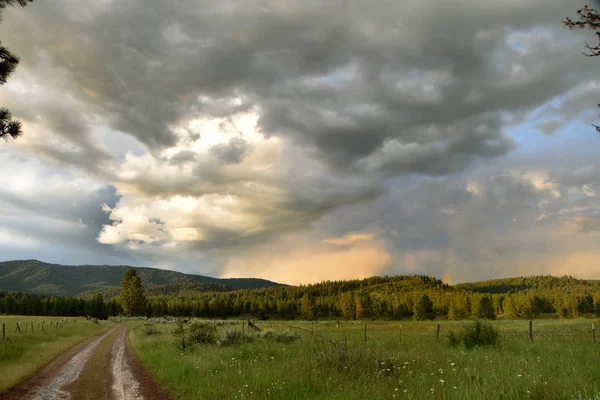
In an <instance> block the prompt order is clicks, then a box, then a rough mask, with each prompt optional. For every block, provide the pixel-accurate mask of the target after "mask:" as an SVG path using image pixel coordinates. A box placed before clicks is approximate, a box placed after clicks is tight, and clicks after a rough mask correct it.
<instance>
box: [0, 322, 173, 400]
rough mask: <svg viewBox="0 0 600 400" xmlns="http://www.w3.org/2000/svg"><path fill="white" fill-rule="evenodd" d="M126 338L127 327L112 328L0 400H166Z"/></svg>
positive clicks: (69, 353)
mask: <svg viewBox="0 0 600 400" xmlns="http://www.w3.org/2000/svg"><path fill="white" fill-rule="evenodd" d="M115 330H117V332H115ZM127 334H128V329H127V327H124V326H121V327H117V328H112V329H110V330H108V331H107V332H105V333H103V334H101V335H99V336H97V337H95V338H94V339H92V340H89V341H87V342H85V343H84V344H82V345H80V346H76V348H73V349H71V350H69V351H67V352H65V353H64V354H63V355H61V356H59V358H58V359H57V360H55V361H53V362H52V363H51V364H50V365H48V366H47V367H46V368H43V369H42V370H41V371H40V372H39V373H38V374H36V375H35V376H33V377H32V378H31V379H28V380H27V381H26V382H24V383H23V384H21V385H18V386H17V387H15V388H13V389H12V390H10V391H9V392H8V393H6V394H5V395H4V396H2V395H0V399H2V400H17V399H32V400H54V399H74V400H78V399H98V400H101V399H106V400H168V399H169V396H168V395H167V394H166V393H165V392H164V391H163V390H162V389H161V388H160V387H159V386H158V385H157V384H156V383H155V382H154V380H153V379H152V377H151V376H150V375H149V374H148V372H147V371H146V370H145V369H144V368H143V367H142V365H141V364H140V362H139V361H138V360H137V359H136V358H135V356H134V355H133V352H132V350H131V348H130V347H129V342H128V340H127V337H128V335H127Z"/></svg>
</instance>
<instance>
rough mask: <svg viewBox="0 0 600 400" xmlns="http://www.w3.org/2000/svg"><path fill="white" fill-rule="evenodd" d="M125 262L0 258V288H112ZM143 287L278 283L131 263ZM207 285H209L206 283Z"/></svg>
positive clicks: (63, 292) (55, 291) (56, 291)
mask: <svg viewBox="0 0 600 400" xmlns="http://www.w3.org/2000/svg"><path fill="white" fill-rule="evenodd" d="M129 268H132V267H129V266H126V265H119V266H111V265H79V266H72V265H59V264H48V263H44V262H41V261H37V260H18V261H4V262H0V290H6V291H15V292H24V293H39V294H47V295H55V296H76V295H79V294H82V293H84V292H90V291H98V290H102V289H109V288H110V289H113V290H114V288H115V287H118V286H119V285H120V283H121V280H122V279H123V275H124V274H125V271H126V270H127V269H129ZM133 268H134V269H135V270H136V271H137V273H138V275H139V276H140V277H141V278H142V282H143V284H144V285H145V286H146V287H148V288H149V287H151V286H155V285H185V284H192V283H197V284H210V285H218V286H221V287H222V286H225V288H221V289H220V290H224V289H230V290H236V289H258V288H268V287H275V286H280V284H279V283H275V282H271V281H268V280H265V279H253V278H228V279H220V278H212V277H208V276H202V275H190V274H183V273H181V272H175V271H167V270H162V269H156V268H139V267H133ZM208 287H211V286H207V288H208Z"/></svg>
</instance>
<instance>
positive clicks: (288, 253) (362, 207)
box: [0, 0, 600, 284]
mask: <svg viewBox="0 0 600 400" xmlns="http://www.w3.org/2000/svg"><path fill="white" fill-rule="evenodd" d="M582 5H583V4H581V6H582ZM577 7H578V5H577V4H575V5H573V4H571V2H565V1H562V0H551V1H548V0H529V1H522V0H518V1H517V0H505V1H489V0H486V1H482V0H452V1H448V0H428V1H422V0H404V1H390V0H381V1H364V0H360V1H358V0H329V1H326V2H323V1H321V0H320V1H312V0H307V1H302V2H298V1H291V0H244V1H233V0H229V1H218V2H215V1H192V0H189V1H188V0H143V1H142V0H130V1H127V2H122V1H116V0H101V1H100V0H78V1H70V0H53V1H44V0H38V1H35V2H34V3H31V4H29V5H28V6H27V7H25V8H20V7H18V8H11V9H8V10H6V11H4V12H3V15H2V17H3V19H2V21H1V22H0V37H1V38H2V42H3V44H4V45H5V46H7V47H8V48H9V49H10V50H11V51H12V52H14V53H16V54H17V55H19V57H20V59H21V62H20V64H19V66H18V69H17V71H16V72H15V73H14V74H13V75H12V76H11V78H10V79H9V80H8V83H7V84H5V85H3V86H2V87H1V88H0V104H2V105H4V106H6V107H8V108H9V109H10V110H11V111H12V113H13V115H14V116H15V117H17V118H19V119H20V120H21V121H22V123H23V131H24V136H23V137H22V138H20V139H18V140H16V141H12V142H8V143H0V163H1V165H2V174H0V259H2V260H12V259H38V260H42V261H46V262H53V263H62V264H128V265H136V266H146V267H156V268H163V269H171V270H177V271H181V272H186V273H194V274H202V275H210V276H218V277H260V278H266V279H270V280H274V281H278V282H282V283H289V284H304V283H310V282H319V281H322V280H340V279H354V278H365V277H369V276H374V275H386V274H387V275H396V274H425V275H430V276H435V277H438V278H443V279H444V281H445V282H448V283H458V282H465V281H476V280H483V279H490V278H500V277H511V276H521V275H539V274H552V275H563V274H568V275H572V276H576V277H585V278H596V279H600V263H599V261H600V246H598V243H599V240H600V158H599V157H598V154H599V152H600V135H599V134H597V133H596V131H595V130H594V128H593V127H591V125H590V124H592V123H596V124H597V123H598V118H599V117H598V115H597V114H599V110H598V109H597V108H596V105H597V104H598V102H600V80H598V71H599V70H600V58H593V57H585V56H583V55H582V54H581V53H582V52H583V51H585V50H586V49H585V47H584V46H585V42H586V41H588V42H592V41H593V40H594V36H593V33H592V32H590V31H588V30H569V29H568V28H565V27H564V26H563V25H562V23H561V21H562V20H564V18H565V17H567V16H570V17H572V18H575V17H576V11H577Z"/></svg>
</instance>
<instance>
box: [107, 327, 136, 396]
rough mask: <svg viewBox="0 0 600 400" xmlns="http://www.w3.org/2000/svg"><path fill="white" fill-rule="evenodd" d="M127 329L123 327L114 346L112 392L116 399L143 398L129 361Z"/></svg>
mask: <svg viewBox="0 0 600 400" xmlns="http://www.w3.org/2000/svg"><path fill="white" fill-rule="evenodd" d="M126 352H127V330H126V329H123V330H121V332H120V333H119V336H117V338H116V340H115V341H114V342H113V346H112V351H111V353H112V362H111V364H112V368H111V370H112V371H111V372H112V382H113V383H112V394H113V398H114V399H115V400H143V397H142V395H141V394H140V383H139V382H138V381H137V379H136V378H135V377H134V376H133V371H132V369H131V365H130V364H129V362H128V361H127V357H126V355H127V354H126Z"/></svg>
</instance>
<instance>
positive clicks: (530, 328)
mask: <svg viewBox="0 0 600 400" xmlns="http://www.w3.org/2000/svg"><path fill="white" fill-rule="evenodd" d="M529 340H531V341H532V342H533V321H532V320H529Z"/></svg>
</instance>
